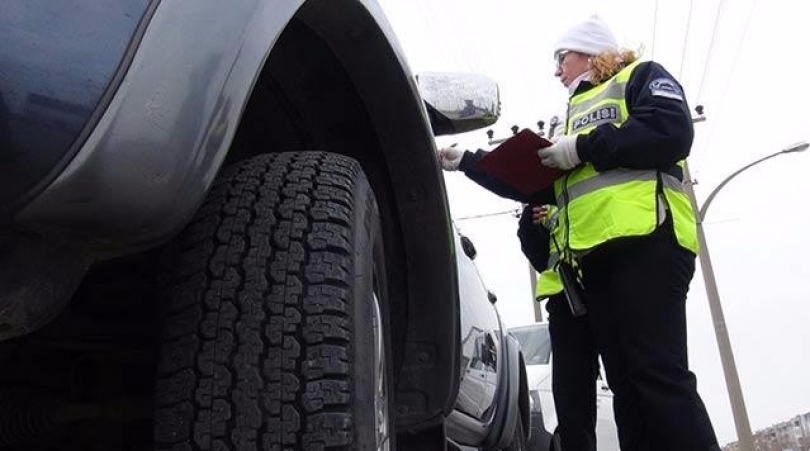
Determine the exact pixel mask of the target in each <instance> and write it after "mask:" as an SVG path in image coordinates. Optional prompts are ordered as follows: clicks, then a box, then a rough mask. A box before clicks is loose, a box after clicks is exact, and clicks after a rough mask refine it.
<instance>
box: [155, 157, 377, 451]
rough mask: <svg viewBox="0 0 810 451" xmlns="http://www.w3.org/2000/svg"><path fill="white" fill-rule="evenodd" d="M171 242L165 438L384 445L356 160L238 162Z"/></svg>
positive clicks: (169, 446)
mask: <svg viewBox="0 0 810 451" xmlns="http://www.w3.org/2000/svg"><path fill="white" fill-rule="evenodd" d="M174 243H175V246H176V247H177V248H179V252H178V253H176V255H177V256H178V257H176V260H175V262H174V263H173V264H172V266H174V268H173V270H172V271H171V274H170V276H169V277H168V281H167V285H166V287H165V291H164V296H162V297H161V298H160V299H161V303H162V309H163V311H164V312H165V322H164V325H163V328H162V330H163V336H162V340H163V345H162V349H161V359H160V362H159V368H158V379H157V388H156V403H157V409H156V414H155V448H156V449H157V450H160V451H169V450H171V451H194V450H216V451H225V450H228V451H235V450H263V451H282V450H296V451H299V450H300V451H313V450H318V451H320V450H327V449H328V450H336V451H337V450H347V451H348V450H355V449H357V450H376V449H379V448H380V446H379V444H378V443H377V439H378V437H377V434H378V431H380V430H382V429H385V427H387V431H388V433H389V434H390V435H391V436H393V434H392V433H391V431H393V429H392V425H391V419H390V418H391V417H392V416H393V415H385V417H384V418H385V421H384V425H385V427H382V428H381V427H379V425H377V424H375V421H378V420H379V418H381V416H380V415H378V413H379V410H380V409H375V408H374V406H375V403H374V401H375V395H376V394H378V391H376V390H375V389H374V385H375V384H374V383H375V373H374V368H373V367H374V360H375V359H374V358H373V355H374V351H375V347H374V343H375V339H374V330H375V329H374V323H375V321H374V318H375V313H374V312H375V306H374V303H375V302H374V301H375V300H379V301H378V302H379V304H380V305H379V306H378V308H380V309H381V310H382V314H381V316H382V318H383V320H382V324H381V325H380V327H381V330H382V332H383V333H382V337H384V339H383V343H384V345H383V350H384V354H383V355H384V358H383V359H382V361H384V363H385V365H383V368H384V371H383V373H382V374H384V375H385V377H384V379H380V380H384V381H385V384H384V386H385V388H386V390H385V394H386V395H387V396H385V397H383V398H380V399H384V403H383V404H384V406H385V408H386V409H388V410H387V412H390V404H391V399H390V398H391V396H390V394H391V393H392V390H391V380H392V378H391V365H390V356H391V355H392V354H391V352H390V342H389V339H388V335H389V334H388V330H389V328H388V324H387V319H385V318H387V315H386V312H387V307H386V305H385V299H386V293H385V268H384V255H383V246H382V236H381V231H380V219H379V213H378V208H377V203H376V201H375V198H374V193H373V191H372V189H371V187H370V186H369V183H368V181H367V179H366V177H365V175H364V173H363V171H362V169H361V168H360V165H359V164H358V163H357V162H356V161H355V160H352V159H350V158H347V157H343V156H340V155H336V154H331V153H325V152H295V153H284V154H277V155H261V156H258V157H255V158H252V159H250V160H246V161H243V162H240V163H238V164H236V165H235V166H232V167H230V168H228V169H226V170H224V171H223V173H222V174H221V175H220V176H219V177H218V179H217V181H216V182H215V184H214V186H213V188H212V190H211V191H210V193H209V195H208V196H207V199H206V201H205V203H204V204H203V205H202V207H201V208H200V209H199V211H198V213H197V215H196V217H195V218H194V220H193V221H192V222H191V224H190V225H189V226H188V227H187V228H186V230H185V231H184V232H183V233H182V234H181V235H180V236H179V237H178V238H177V239H176V240H175V242H174ZM379 316H380V314H377V317H379ZM378 379H379V378H378ZM387 412H386V414H387ZM383 449H385V448H383ZM391 449H393V444H391Z"/></svg>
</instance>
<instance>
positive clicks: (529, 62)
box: [380, 0, 810, 445]
mask: <svg viewBox="0 0 810 451" xmlns="http://www.w3.org/2000/svg"><path fill="white" fill-rule="evenodd" d="M380 3H381V4H382V6H383V9H384V10H385V11H386V14H387V15H388V19H389V21H390V22H391V24H392V26H393V27H394V30H395V31H396V32H397V34H398V36H399V40H400V43H401V44H402V47H403V49H404V51H405V53H406V55H407V57H408V61H409V63H410V66H411V69H412V70H413V72H415V73H419V72H426V71H461V72H476V73H481V74H485V75H488V76H489V77H491V78H493V79H495V80H496V81H497V82H498V83H499V85H500V90H501V91H500V92H501V100H502V105H503V111H502V116H501V120H500V121H499V122H498V123H497V124H496V125H495V126H494V127H493V129H494V130H495V132H496V136H500V137H503V136H507V135H508V134H510V133H511V132H509V127H510V126H511V125H514V124H516V125H519V126H520V127H521V128H524V127H529V128H536V122H537V121H538V120H545V121H546V122H548V119H549V118H550V117H551V116H553V115H555V114H556V115H560V116H561V117H562V116H563V115H564V111H565V105H566V97H567V92H566V90H565V89H564V88H563V87H562V85H561V84H560V83H559V82H558V81H557V80H556V79H555V78H554V76H553V72H554V62H553V58H552V51H553V48H552V46H553V43H554V41H555V40H556V38H557V37H558V36H559V34H560V33H561V32H562V31H563V30H565V29H566V28H567V27H568V26H569V25H572V24H573V23H575V22H578V21H579V20H584V19H585V18H586V17H587V16H589V15H591V14H594V13H596V14H599V15H600V16H601V17H602V18H603V19H605V20H606V22H607V23H608V24H609V25H610V26H611V27H612V29H613V31H614V33H615V34H616V36H617V38H618V40H619V42H620V43H621V44H622V45H624V46H625V47H628V48H631V49H643V54H642V58H643V59H654V60H656V61H658V62H659V63H661V64H663V65H664V66H665V67H666V68H667V69H668V70H669V71H670V72H671V73H672V74H673V75H675V76H676V78H678V79H679V80H680V81H681V83H682V84H683V85H684V88H685V91H686V95H687V97H688V99H689V102H690V105H691V106H692V107H694V106H695V105H697V104H702V105H704V106H705V113H706V116H707V118H708V120H707V121H706V122H704V123H701V124H698V125H696V140H695V144H694V146H693V148H692V157H690V160H689V162H690V168H691V170H692V173H693V177H694V178H695V179H696V180H697V181H698V185H697V186H696V191H697V196H698V202H699V203H701V204H702V202H703V201H704V200H705V198H706V197H707V196H708V195H709V193H710V192H711V191H712V190H713V189H714V188H715V187H716V186H717V185H718V184H719V183H720V182H721V181H722V180H723V179H724V178H725V177H726V176H727V175H729V174H731V173H732V172H734V171H735V170H737V169H739V168H740V167H742V166H743V165H745V164H748V163H750V162H752V161H754V160H756V159H758V158H760V157H763V156H766V155H768V154H770V153H773V152H776V151H778V150H780V149H782V148H784V147H786V146H788V145H790V144H793V143H795V142H797V141H802V140H808V139H810V113H808V112H807V108H808V106H810V91H809V90H808V89H807V88H806V87H805V86H804V81H805V78H806V77H807V76H808V73H807V69H808V68H809V67H810V65H808V57H807V56H806V55H807V48H806V47H807V43H808V42H810V41H809V40H808V38H807V36H806V34H805V31H804V30H806V29H807V27H808V22H807V17H808V12H810V7H809V6H807V4H806V2H788V1H787V0H768V1H756V0H736V1H733V2H732V1H729V2H725V1H722V0H702V1H700V2H697V1H687V0H681V1H678V2H675V1H669V2H664V1H656V0H622V1H618V0H614V1H610V2H605V1H596V0H579V1H576V2H541V1H539V0H510V1H508V2H504V1H500V2H495V1H493V0H411V1H403V0H380ZM690 9H691V14H690ZM690 18H691V20H690ZM453 142H458V143H459V146H461V147H464V148H472V149H474V148H478V147H481V148H486V135H485V132H484V131H483V130H482V131H477V132H472V133H468V134H465V135H462V136H456V137H442V138H440V139H439V141H438V144H439V145H448V144H450V143H453ZM808 167H810V152H806V153H804V154H801V153H800V154H790V155H783V156H780V157H778V158H775V159H773V160H769V161H768V162H765V163H763V164H761V165H758V166H756V167H755V168H753V169H751V170H749V171H747V172H746V173H744V174H743V175H741V176H739V177H737V178H736V179H734V181H733V182H731V183H730V184H729V185H727V186H726V187H725V188H723V190H722V192H721V193H720V194H719V195H718V196H717V198H716V199H715V200H714V201H713V203H712V207H711V210H710V211H709V212H708V214H707V218H706V223H705V228H706V234H707V239H708V245H709V247H710V250H711V258H712V262H713V264H714V269H715V275H716V278H717V284H718V287H719V291H720V297H721V301H722V305H723V309H724V313H725V317H726V324H727V328H728V330H729V335H730V337H731V342H732V346H733V349H734V354H735V358H736V362H737V369H738V372H739V376H740V382H741V385H742V389H743V392H744V396H745V402H746V404H747V410H748V415H749V418H750V422H751V427H752V429H753V430H754V431H756V430H758V429H762V428H765V427H767V426H770V425H771V424H774V423H777V422H780V421H785V420H788V419H790V418H792V417H793V416H795V415H797V414H800V413H805V412H810V363H808V362H807V359H806V357H807V349H808V344H810V327H808V321H810V286H809V285H808V282H807V281H808V278H810V263H808V259H807V256H806V254H807V251H808V248H810V238H808V233H810V214H808V210H807V205H808V201H807V199H808V196H810V177H808V174H807V169H806V168H808ZM445 180H446V182H447V187H448V197H449V201H450V206H451V212H452V214H453V216H454V218H456V219H457V223H458V225H459V226H460V228H461V230H462V232H463V233H465V234H466V235H468V236H469V237H470V238H471V239H472V240H473V241H474V242H475V244H476V247H477V248H478V251H479V252H478V255H479V257H478V259H477V262H478V265H479V268H480V270H481V272H482V273H483V277H484V279H485V280H486V281H487V283H488V285H489V286H490V288H491V289H492V290H493V291H495V292H496V293H497V295H498V299H499V301H498V307H499V309H500V310H501V314H502V316H503V318H504V320H505V322H506V323H507V325H508V326H517V325H523V324H526V323H529V322H532V321H533V311H532V305H531V293H530V281H529V270H528V265H527V263H526V261H525V260H524V259H523V257H522V255H521V254H520V250H519V245H518V242H517V239H516V237H515V231H516V228H517V219H515V218H514V217H512V216H510V215H500V216H492V217H487V218H481V219H460V218H464V217H469V216H473V215H480V214H488V213H493V212H500V211H508V210H510V209H514V208H516V207H517V205H516V204H515V203H513V202H511V201H505V200H502V199H499V198H497V197H495V196H494V195H492V194H489V193H487V192H486V191H484V190H483V189H481V188H479V187H478V186H477V185H475V184H473V183H472V182H469V181H468V180H466V178H465V177H464V176H463V175H461V174H447V176H446V177H445ZM687 314H688V321H689V355H690V365H691V367H692V370H693V371H694V372H695V373H696V374H697V376H698V390H699V391H700V393H701V396H702V397H703V399H704V401H705V403H706V407H707V409H708V410H709V414H710V415H711V418H712V421H713V423H714V426H715V429H716V431H717V435H718V438H719V440H720V442H721V445H722V444H725V443H727V442H729V441H733V440H736V432H735V429H734V423H733V419H732V415H731V408H730V404H729V401H728V395H727V392H726V389H725V383H724V379H723V372H722V367H721V364H720V358H719V354H718V351H717V342H716V340H715V336H714V329H713V326H712V320H711V316H710V313H709V309H708V303H707V300H706V294H705V288H704V284H703V277H702V274H701V273H700V270H699V269H698V272H697V273H696V274H695V277H694V279H693V282H692V286H691V289H690V292H689V299H688V302H687Z"/></svg>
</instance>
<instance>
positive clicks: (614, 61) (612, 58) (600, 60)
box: [590, 49, 639, 85]
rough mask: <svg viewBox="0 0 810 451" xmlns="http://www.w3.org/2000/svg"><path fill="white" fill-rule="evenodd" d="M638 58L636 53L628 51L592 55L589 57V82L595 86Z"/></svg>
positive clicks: (612, 51)
mask: <svg viewBox="0 0 810 451" xmlns="http://www.w3.org/2000/svg"><path fill="white" fill-rule="evenodd" d="M638 58H639V55H638V53H637V52H635V51H633V50H628V49H619V50H611V51H608V52H602V53H600V54H598V55H594V56H592V57H591V77H590V82H591V83H593V84H595V85H596V84H599V83H602V82H603V81H605V80H607V79H608V78H610V77H612V76H614V75H616V73H617V72H619V71H620V70H622V68H623V67H625V66H627V65H628V64H630V63H632V62H635V61H636V60H637V59H638Z"/></svg>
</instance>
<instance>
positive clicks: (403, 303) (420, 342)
mask: <svg viewBox="0 0 810 451" xmlns="http://www.w3.org/2000/svg"><path fill="white" fill-rule="evenodd" d="M256 149H262V150H263V151H271V152H283V151H294V150H303V149H314V150H328V151H330V152H336V153H340V154H343V155H347V156H350V157H352V158H355V159H356V160H358V161H359V162H360V164H361V165H362V167H363V170H364V172H366V175H367V176H368V178H369V181H370V183H371V185H372V187H373V189H374V192H375V196H376V197H377V200H378V204H379V206H380V213H381V219H382V227H383V234H384V236H385V249H386V259H387V260H389V261H392V262H393V264H388V265H387V267H388V273H389V274H388V276H389V277H388V278H389V290H388V291H389V293H390V295H389V297H390V302H391V315H392V326H393V329H394V331H393V339H394V343H395V349H394V358H395V370H396V375H395V383H396V396H395V399H396V402H397V408H396V416H397V424H398V429H399V430H411V429H414V428H415V429H419V428H421V427H425V426H430V425H436V424H439V423H440V422H441V421H442V419H443V418H444V416H446V415H447V414H448V413H449V412H450V411H451V410H452V408H453V406H454V404H455V399H456V394H457V392H458V382H459V369H458V365H457V362H458V355H459V353H460V350H459V340H458V337H459V332H458V331H459V324H458V317H459V315H458V312H459V307H458V302H459V300H458V294H457V284H456V282H455V281H456V280H457V276H456V269H455V258H454V252H455V250H454V245H453V241H452V231H451V228H450V219H449V211H448V207H447V202H446V192H445V187H444V182H443V178H442V176H441V171H440V170H439V168H438V166H437V164H436V159H435V145H434V143H433V137H432V133H431V129H430V125H429V122H428V120H427V116H426V113H425V109H424V106H423V104H422V101H421V99H420V98H419V95H418V92H417V89H416V86H415V84H414V80H413V77H412V76H411V73H410V71H409V69H408V67H407V65H406V63H405V61H404V58H403V56H402V52H401V50H400V49H399V47H398V44H397V42H396V40H395V38H394V37H393V33H392V31H391V29H390V26H389V25H388V24H387V22H386V21H385V18H384V17H383V15H382V13H381V11H380V10H379V7H378V6H376V3H372V2H358V1H353V0H332V1H323V0H309V1H308V2H306V3H305V4H304V5H303V6H302V7H301V8H300V9H299V10H298V12H297V13H296V15H295V16H294V18H293V19H292V21H291V22H290V23H289V24H288V26H287V28H286V29H285V30H284V32H283V33H282V35H281V36H280V37H279V39H278V41H277V42H276V44H275V45H274V48H273V50H272V52H271V54H270V56H269V58H268V60H267V62H266V64H265V66H264V68H263V70H262V73H261V75H260V76H259V79H258V82H257V84H256V86H255V87H254V90H253V92H252V94H251V98H250V100H249V101H248V104H247V107H246V109H245V111H244V113H243V116H242V120H241V122H240V125H239V129H238V131H237V133H236V135H235V138H234V142H233V145H232V146H231V151H230V152H229V155H228V156H227V160H226V163H227V162H233V161H239V160H242V159H244V158H249V157H251V156H253V154H255V152H256Z"/></svg>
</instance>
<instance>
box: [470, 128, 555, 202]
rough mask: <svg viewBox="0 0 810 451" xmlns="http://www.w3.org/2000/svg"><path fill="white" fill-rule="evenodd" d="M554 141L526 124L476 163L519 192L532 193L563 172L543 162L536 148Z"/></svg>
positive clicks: (547, 184)
mask: <svg viewBox="0 0 810 451" xmlns="http://www.w3.org/2000/svg"><path fill="white" fill-rule="evenodd" d="M551 144H552V143H551V141H549V140H547V139H545V138H543V137H542V136H538V135H537V133H535V132H533V131H531V130H529V129H528V128H525V129H523V130H521V131H520V132H518V133H516V134H515V135H514V136H512V137H511V138H509V139H507V140H506V141H504V142H502V143H501V144H500V145H499V146H498V147H496V148H495V149H493V150H492V151H491V152H489V153H488V154H487V155H486V156H484V157H483V158H481V160H479V161H478V163H477V165H476V166H477V167H478V168H479V169H481V170H483V171H484V172H486V173H488V174H490V175H492V176H493V177H495V178H496V179H498V180H500V181H502V182H504V183H506V184H507V185H509V186H511V187H512V188H514V189H516V190H517V191H519V192H520V193H522V194H525V195H526V196H532V195H533V194H535V193H537V192H538V191H540V190H542V189H544V188H546V187H548V186H549V185H551V184H552V183H554V180H557V179H558V178H559V177H560V176H561V175H562V174H563V173H564V171H563V170H561V169H558V168H550V167H548V166H543V164H542V163H540V157H539V156H538V155H537V151H538V150H539V149H542V148H544V147H548V146H550V145H551Z"/></svg>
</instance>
